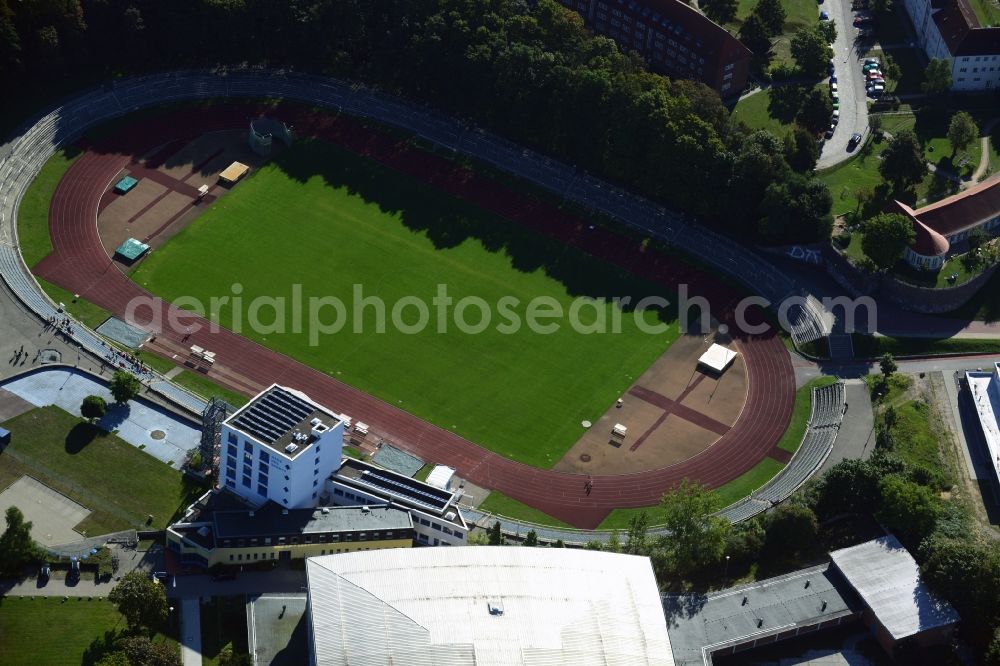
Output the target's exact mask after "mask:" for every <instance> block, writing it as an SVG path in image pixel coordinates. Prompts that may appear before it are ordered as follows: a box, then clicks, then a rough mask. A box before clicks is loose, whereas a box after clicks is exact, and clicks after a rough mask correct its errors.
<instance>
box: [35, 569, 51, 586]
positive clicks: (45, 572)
mask: <svg viewBox="0 0 1000 666" xmlns="http://www.w3.org/2000/svg"><path fill="white" fill-rule="evenodd" d="M50 573H51V570H50V569H49V565H48V564H43V565H42V566H40V567H38V584H39V585H45V584H46V583H48V582H49V574H50Z"/></svg>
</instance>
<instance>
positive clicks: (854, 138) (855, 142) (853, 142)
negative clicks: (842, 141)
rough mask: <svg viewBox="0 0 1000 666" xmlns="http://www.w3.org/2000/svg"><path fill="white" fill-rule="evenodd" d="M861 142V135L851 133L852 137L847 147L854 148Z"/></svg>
mask: <svg viewBox="0 0 1000 666" xmlns="http://www.w3.org/2000/svg"><path fill="white" fill-rule="evenodd" d="M859 143H861V135H860V134H858V133H857V132H855V133H854V134H852V135H851V139H850V140H849V141H848V142H847V149H848V150H854V149H855V148H857V147H858V144H859Z"/></svg>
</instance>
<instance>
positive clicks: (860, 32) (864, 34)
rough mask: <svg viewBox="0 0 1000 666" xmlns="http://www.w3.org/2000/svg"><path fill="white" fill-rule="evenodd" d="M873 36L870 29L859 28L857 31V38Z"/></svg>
mask: <svg viewBox="0 0 1000 666" xmlns="http://www.w3.org/2000/svg"><path fill="white" fill-rule="evenodd" d="M874 34H875V31H874V30H873V29H872V28H860V29H859V30H858V37H871V36H872V35H874Z"/></svg>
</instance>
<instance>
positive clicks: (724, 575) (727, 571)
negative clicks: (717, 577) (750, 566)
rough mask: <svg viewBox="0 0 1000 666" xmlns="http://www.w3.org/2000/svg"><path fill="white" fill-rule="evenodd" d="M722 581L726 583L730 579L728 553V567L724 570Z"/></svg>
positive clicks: (727, 558) (727, 557)
mask: <svg viewBox="0 0 1000 666" xmlns="http://www.w3.org/2000/svg"><path fill="white" fill-rule="evenodd" d="M722 581H723V583H726V582H728V581H729V556H728V555H726V568H725V569H724V570H723V573H722Z"/></svg>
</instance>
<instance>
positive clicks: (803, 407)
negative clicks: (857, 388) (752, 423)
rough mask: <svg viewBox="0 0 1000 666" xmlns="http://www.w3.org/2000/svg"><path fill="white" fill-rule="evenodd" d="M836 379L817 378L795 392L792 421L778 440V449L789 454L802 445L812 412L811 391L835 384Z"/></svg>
mask: <svg viewBox="0 0 1000 666" xmlns="http://www.w3.org/2000/svg"><path fill="white" fill-rule="evenodd" d="M836 383H837V378H836V377H817V378H816V379H814V380H812V381H811V382H809V383H808V384H806V385H805V386H803V387H802V388H800V389H799V390H797V391H796V392H795V406H794V407H793V408H792V421H791V423H789V424H788V428H787V429H786V430H785V434H784V435H782V437H781V439H780V440H778V448H779V449H781V450H783V451H788V452H789V453H795V452H796V451H798V449H799V445H800V444H802V436H803V435H805V434H806V426H807V425H808V421H809V413H810V412H811V411H812V390H813V389H814V388H821V387H823V386H829V385H830V384H836Z"/></svg>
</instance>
